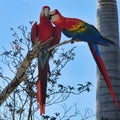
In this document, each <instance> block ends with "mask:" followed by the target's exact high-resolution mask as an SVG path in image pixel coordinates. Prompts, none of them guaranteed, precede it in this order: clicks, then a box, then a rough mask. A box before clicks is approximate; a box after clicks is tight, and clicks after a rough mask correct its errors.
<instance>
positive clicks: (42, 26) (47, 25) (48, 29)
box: [31, 6, 61, 115]
mask: <svg viewBox="0 0 120 120" xmlns="http://www.w3.org/2000/svg"><path fill="white" fill-rule="evenodd" d="M45 8H49V7H48V6H44V7H43V8H42V11H41V14H40V23H39V24H37V23H35V24H34V25H33V26H32V33H31V40H32V43H33V44H35V42H36V41H35V40H36V38H38V40H39V41H40V42H41V43H45V45H43V50H46V49H48V48H50V47H51V46H53V45H55V44H58V43H59V41H60V37H61V31H60V30H59V29H57V28H56V27H53V25H52V24H51V22H50V20H49V18H48V17H44V16H43V15H42V14H43V10H44V9H45ZM51 38H53V39H52V40H50V39H51ZM43 54H45V53H43ZM45 55H46V54H45ZM41 57H43V58H44V55H43V56H42V55H41ZM49 57H50V56H49ZM49 57H48V58H45V61H44V62H45V65H43V66H42V64H41V63H40V62H41V60H40V57H38V81H37V101H38V103H39V106H40V115H42V114H44V113H45V102H46V90H47V73H48V72H49ZM43 60H44V59H43Z"/></svg>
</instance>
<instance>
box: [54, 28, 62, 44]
mask: <svg viewBox="0 0 120 120" xmlns="http://www.w3.org/2000/svg"><path fill="white" fill-rule="evenodd" d="M60 39H61V30H60V28H59V27H58V26H55V27H54V42H53V45H56V44H58V43H59V42H60Z"/></svg>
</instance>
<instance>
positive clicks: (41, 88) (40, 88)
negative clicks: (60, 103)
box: [37, 62, 49, 115]
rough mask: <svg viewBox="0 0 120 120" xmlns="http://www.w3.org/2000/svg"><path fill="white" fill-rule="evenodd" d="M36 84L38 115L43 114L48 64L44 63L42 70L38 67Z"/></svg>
mask: <svg viewBox="0 0 120 120" xmlns="http://www.w3.org/2000/svg"><path fill="white" fill-rule="evenodd" d="M38 69H39V70H38V72H39V75H38V82H37V101H38V103H39V107H40V115H42V114H45V102H46V89H47V73H48V70H49V64H48V62H46V64H45V67H44V69H41V67H40V64H39V66H38Z"/></svg>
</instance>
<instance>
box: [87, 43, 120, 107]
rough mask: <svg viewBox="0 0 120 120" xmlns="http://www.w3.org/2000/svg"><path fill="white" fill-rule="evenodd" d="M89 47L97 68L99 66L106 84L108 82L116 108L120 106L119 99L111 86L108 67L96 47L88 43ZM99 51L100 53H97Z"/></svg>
mask: <svg viewBox="0 0 120 120" xmlns="http://www.w3.org/2000/svg"><path fill="white" fill-rule="evenodd" d="M88 45H89V48H90V50H91V52H92V55H93V57H94V59H95V61H96V63H97V66H98V68H99V70H100V72H101V74H102V75H103V77H104V79H105V82H106V84H107V87H108V88H109V91H110V94H111V95H112V97H113V99H114V101H115V104H116V106H119V103H118V100H117V97H116V96H115V93H114V90H113V88H112V85H111V83H110V79H109V76H108V74H107V71H106V67H105V65H104V62H103V60H102V58H101V56H100V54H99V53H98V52H99V51H98V50H96V49H95V47H94V45H95V44H94V45H93V44H91V43H88ZM96 47H97V45H96ZM97 49H98V48H97ZM97 51H98V52H97Z"/></svg>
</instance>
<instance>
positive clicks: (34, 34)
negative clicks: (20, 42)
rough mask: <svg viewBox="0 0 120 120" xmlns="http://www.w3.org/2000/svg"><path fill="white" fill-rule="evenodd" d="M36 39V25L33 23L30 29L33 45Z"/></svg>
mask: <svg viewBox="0 0 120 120" xmlns="http://www.w3.org/2000/svg"><path fill="white" fill-rule="evenodd" d="M37 38H38V24H37V22H35V23H34V24H33V26H32V28H31V41H32V43H33V44H35V43H36V40H37Z"/></svg>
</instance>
